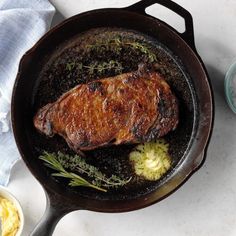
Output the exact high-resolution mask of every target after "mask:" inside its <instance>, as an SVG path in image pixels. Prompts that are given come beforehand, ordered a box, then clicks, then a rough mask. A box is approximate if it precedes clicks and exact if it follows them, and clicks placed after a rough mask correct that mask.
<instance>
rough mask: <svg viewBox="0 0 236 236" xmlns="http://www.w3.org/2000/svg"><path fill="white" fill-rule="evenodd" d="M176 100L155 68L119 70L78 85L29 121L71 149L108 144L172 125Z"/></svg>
mask: <svg viewBox="0 0 236 236" xmlns="http://www.w3.org/2000/svg"><path fill="white" fill-rule="evenodd" d="M178 120H179V109H178V102H177V99H176V97H175V95H174V94H173V93H172V91H171V89H170V87H169V85H168V84H167V82H166V81H165V80H164V79H163V78H162V77H161V76H160V75H159V74H158V73H157V72H154V71H149V70H147V69H144V68H143V67H142V68H139V70H138V71H135V72H130V73H125V74H120V75H117V76H114V77H109V78H104V79H99V80H95V81H92V82H89V83H87V84H80V85H78V86H76V87H75V88H73V89H71V90H69V91H68V92H66V93H65V94H63V95H62V96H61V97H60V98H59V99H58V100H57V101H55V102H54V103H49V104H47V105H46V106H44V107H43V108H41V109H40V110H39V111H38V112H37V114H36V115H35V117H34V126H35V127H36V128H37V129H38V130H39V131H40V132H42V133H44V134H46V135H48V136H53V135H54V134H59V135H61V136H62V137H63V138H64V139H65V140H66V142H67V143H68V145H69V146H70V148H72V149H73V150H74V151H75V152H80V151H81V150H82V151H83V150H92V149H96V148H98V147H102V146H107V145H119V144H127V143H143V142H149V141H152V140H155V139H157V138H159V137H162V136H164V135H166V134H167V133H168V132H170V131H172V130H174V129H175V128H176V126H177V124H178Z"/></svg>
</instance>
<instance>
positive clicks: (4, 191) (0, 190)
mask: <svg viewBox="0 0 236 236" xmlns="http://www.w3.org/2000/svg"><path fill="white" fill-rule="evenodd" d="M0 197H3V198H6V199H8V200H9V201H11V202H12V203H13V204H14V205H15V207H16V209H17V210H18V214H19V217H20V226H19V229H18V231H17V233H16V236H21V235H22V231H23V227H24V215H23V211H22V207H21V205H20V203H19V201H18V200H17V199H16V198H15V197H14V196H13V195H12V194H11V193H10V192H8V190H7V189H6V188H4V187H0Z"/></svg>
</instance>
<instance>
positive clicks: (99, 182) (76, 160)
mask: <svg viewBox="0 0 236 236" xmlns="http://www.w3.org/2000/svg"><path fill="white" fill-rule="evenodd" d="M39 158H40V159H41V160H43V161H45V162H46V164H45V165H46V166H48V167H49V168H51V169H53V170H56V171H58V173H53V174H52V175H53V176H56V177H63V178H67V179H70V182H69V185H70V186H72V187H75V186H84V187H91V188H94V189H97V190H100V191H104V192H106V191H107V190H106V189H105V188H104V187H106V188H112V187H119V186H123V185H125V184H127V183H128V182H129V181H130V180H131V178H130V179H128V180H123V179H121V178H119V177H118V176H116V175H112V176H111V177H110V178H107V177H106V176H105V175H104V174H103V173H102V172H100V171H99V170H98V169H97V168H96V167H94V166H92V165H89V164H87V163H86V161H85V160H84V159H82V158H81V157H80V156H78V155H75V156H70V155H66V154H63V153H61V152H58V154H57V155H56V154H55V153H48V152H44V153H43V155H41V156H40V157H39ZM68 170H69V171H68ZM72 171H75V172H76V173H74V172H72ZM78 174H84V175H87V176H88V178H89V179H90V180H91V181H88V180H86V179H84V178H83V177H81V176H79V175H78Z"/></svg>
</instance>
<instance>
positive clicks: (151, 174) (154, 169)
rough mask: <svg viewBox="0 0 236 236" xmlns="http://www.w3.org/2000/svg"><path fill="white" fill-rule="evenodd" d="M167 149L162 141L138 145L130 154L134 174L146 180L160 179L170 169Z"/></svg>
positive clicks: (166, 144) (167, 146)
mask: <svg viewBox="0 0 236 236" xmlns="http://www.w3.org/2000/svg"><path fill="white" fill-rule="evenodd" d="M168 148H169V145H168V143H166V142H165V140H163V139H159V140H157V141H155V142H149V143H144V144H140V145H138V146H137V147H136V148H135V150H134V151H132V152H131V153H130V161H131V162H132V164H133V166H134V170H135V173H136V174H137V175H139V176H142V177H144V178H145V179H147V180H153V181H154V180H158V179H160V178H161V177H162V176H163V175H164V174H165V173H166V172H167V171H168V170H169V169H170V167H171V159H170V156H169V154H168Z"/></svg>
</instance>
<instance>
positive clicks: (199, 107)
mask: <svg viewBox="0 0 236 236" xmlns="http://www.w3.org/2000/svg"><path fill="white" fill-rule="evenodd" d="M156 3H158V4H160V5H163V6H165V7H166V8H168V9H170V10H172V11H173V12H175V13H177V14H178V15H180V16H181V17H183V18H184V20H185V28H186V31H185V32H184V33H183V34H180V33H178V32H177V31H176V30H175V29H173V28H172V27H171V26H169V25H167V24H166V23H165V22H163V21H161V20H160V19H156V18H154V17H152V16H149V15H148V14H146V13H145V9H146V8H147V7H149V6H151V5H153V4H156ZM114 35H115V36H117V35H119V36H120V37H123V38H124V39H125V40H126V42H130V41H128V40H133V41H134V42H138V43H145V45H147V46H148V47H147V48H148V49H150V50H152V52H154V55H155V57H156V58H157V60H159V61H160V63H159V65H162V67H161V68H156V69H157V70H159V72H160V73H162V74H163V75H164V76H165V77H166V80H167V82H168V84H169V85H170V86H171V89H172V90H173V92H174V93H175V95H176V97H177V98H178V101H179V108H180V111H179V112H180V118H179V124H178V127H177V128H176V130H175V131H173V132H171V133H170V134H168V135H167V136H166V137H165V138H166V139H167V141H168V142H169V144H170V152H171V155H172V156H173V163H172V164H173V168H172V169H171V170H170V171H169V172H168V174H167V175H165V176H164V177H163V178H162V179H161V180H160V181H152V182H148V183H147V182H145V183H134V182H132V184H130V185H129V186H127V187H125V188H122V189H117V190H114V191H108V192H106V193H104V192H98V191H96V190H91V189H88V188H83V187H79V188H76V189H72V188H69V187H67V186H66V185H65V184H64V183H61V182H58V181H57V180H55V179H54V178H52V177H51V172H50V171H49V170H48V169H47V168H46V167H45V166H44V165H43V164H42V162H41V160H39V158H38V156H39V155H40V153H41V151H42V150H44V149H46V150H50V151H54V152H55V151H57V150H61V149H62V150H68V149H66V145H65V142H63V140H61V139H60V138H59V137H57V136H56V135H55V136H54V137H53V138H50V139H48V138H46V137H45V136H43V135H41V134H39V133H38V132H37V130H36V129H35V127H34V125H33V117H34V115H35V114H36V111H37V110H38V108H39V107H42V106H44V105H45V104H47V103H51V102H54V101H55V100H56V99H57V98H58V97H59V96H60V95H61V94H63V93H64V92H65V90H67V91H68V90H69V89H70V88H71V87H73V86H75V85H77V84H78V83H86V82H88V81H89V80H90V79H91V78H90V77H89V76H83V78H82V77H79V74H75V75H76V76H75V77H76V78H77V79H78V80H77V81H72V80H70V79H68V78H67V77H65V76H64V77H63V76H61V75H65V74H63V73H64V72H62V73H61V74H58V73H59V71H61V70H63V68H65V65H64V64H65V63H66V60H67V59H68V58H69V59H70V58H76V57H75V55H78V52H77V54H76V53H75V52H76V50H79V49H80V46H82V45H83V43H91V42H93V43H94V40H95V39H103V40H104V39H108V38H109V37H113V36H114ZM193 35H194V34H193V21H192V17H191V14H190V13H189V12H188V11H187V10H185V9H184V8H182V7H181V6H179V5H178V4H176V3H174V2H172V1H170V0H143V1H140V2H138V3H135V4H134V5H132V6H129V7H126V8H121V9H116V8H108V9H99V10H94V11H89V12H85V13H82V14H78V15H76V16H73V17H71V18H69V19H67V20H65V21H64V22H62V23H61V24H59V25H57V26H56V27H55V28H53V29H51V30H50V31H49V32H48V33H47V34H46V35H45V36H43V37H42V38H41V39H40V40H39V41H38V42H37V43H36V45H35V46H34V47H33V48H32V49H30V50H29V51H28V52H27V53H26V54H25V55H24V56H23V58H22V59H21V62H20V66H19V71H18V74H17V78H16V82H15V85H14V89H13V95H12V103H11V104H12V105H11V106H12V107H11V118H12V126H13V132H14V136H15V140H16V143H17V146H18V149H19V151H20V153H21V156H22V158H23V161H24V162H25V164H26V165H27V167H28V168H29V170H30V171H31V173H32V174H33V175H34V176H35V177H36V178H37V180H38V181H39V182H40V183H41V185H42V186H43V188H44V190H45V192H46V196H47V209H46V212H45V215H44V216H43V218H42V219H41V221H40V223H39V225H38V226H37V227H36V228H35V230H34V231H33V232H32V234H31V235H32V236H38V235H40V236H50V235H52V233H53V231H54V228H55V226H56V224H57V222H58V221H59V220H60V218H61V217H62V216H64V215H65V214H67V213H68V212H70V211H74V210H80V209H85V210H92V211H98V212H126V211H132V210H136V209H140V208H143V207H147V206H149V205H151V204H154V203H156V202H158V201H160V200H162V199H164V198H165V197H167V196H169V195H170V194H172V193H173V192H174V191H176V190H177V189H178V188H179V187H180V186H181V185H182V184H183V183H184V182H185V181H186V180H187V179H188V178H189V177H190V176H191V175H192V174H193V173H194V172H195V171H196V170H197V169H199V168H200V166H201V165H202V164H203V162H204V159H205V155H206V151H207V146H208V143H209V140H210V136H211V132H212V127H213V116H214V111H213V109H214V108H213V97H212V89H211V85H210V83H209V78H208V75H207V72H206V69H205V67H204V64H203V62H202V60H201V58H200V57H199V55H198V54H197V52H196V49H195V45H194V37H193ZM99 37H100V38H99ZM122 52H126V53H127V52H128V53H130V54H124V55H123V56H122V57H120V58H122V60H121V61H119V63H121V65H122V66H123V67H124V70H126V71H124V72H127V71H128V70H129V71H130V69H132V70H133V71H134V70H135V69H137V65H138V64H139V63H140V61H138V60H141V59H142V58H143V57H144V56H147V55H146V54H145V53H144V55H143V54H142V55H141V54H135V53H136V51H135V50H134V49H133V48H130V47H129V48H128V49H127V48H123V51H122ZM63 53H64V54H63ZM132 53H133V54H132ZM62 55H64V56H63V57H62ZM65 55H66V56H65ZM91 55H92V54H89V55H88V56H87V57H86V60H87V61H82V62H83V63H88V62H89V61H88V58H90V59H91V61H92V59H93V58H91ZM96 55H97V54H96V53H93V56H95V57H96ZM125 55H126V56H125ZM127 55H129V56H127ZM130 55H133V56H132V57H131V56H130ZM134 55H136V56H134ZM99 56H102V55H101V54H99ZM113 56H114V54H112V53H110V54H106V55H105V57H103V58H102V59H103V60H104V61H105V59H109V60H114V58H113ZM60 58H63V60H64V62H62V61H60ZM65 58H67V59H65ZM120 58H118V57H117V58H116V59H117V60H120ZM131 58H132V60H131ZM133 58H135V60H133ZM80 60H84V58H80ZM91 61H90V62H91ZM105 62H106V61H105ZM63 63H64V64H63ZM56 65H57V66H58V67H57V66H56ZM85 65H88V64H85ZM63 66H64V67H63ZM157 67H158V66H157ZM54 68H55V69H54ZM59 68H60V69H59ZM73 73H76V71H73ZM111 73H113V72H111ZM104 76H105V75H104ZM106 76H108V75H106ZM110 76H111V75H110ZM72 77H73V76H72ZM66 81H67V82H66ZM68 81H70V82H71V84H69V83H68ZM76 83H77V84H76ZM38 125H42V124H40V123H39V124H38ZM48 130H49V131H50V129H48ZM50 134H51V133H50V132H49V135H50ZM132 148H133V147H132V146H130V145H125V146H124V145H120V146H118V147H109V148H101V149H98V150H94V151H92V150H91V151H87V153H86V156H89V157H91V161H92V162H93V163H95V162H94V160H98V163H95V164H97V165H98V167H101V168H104V166H105V167H107V169H109V171H110V174H112V172H116V171H117V168H118V167H119V166H122V167H125V166H127V165H126V164H127V156H128V154H129V152H130V151H131V150H132ZM87 154H88V155H87ZM121 162H122V163H121ZM106 165H108V166H106ZM128 170H129V169H125V168H124V173H129V171H128Z"/></svg>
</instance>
